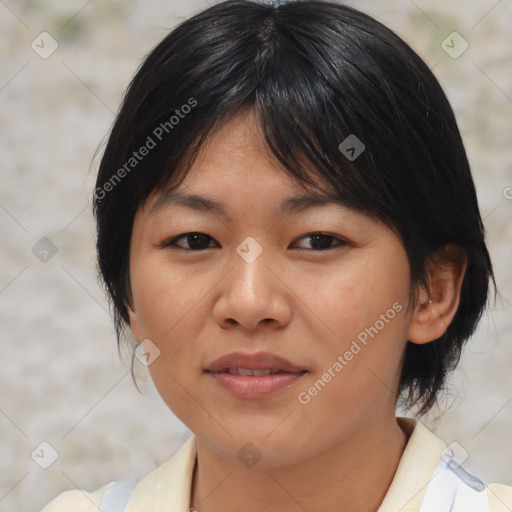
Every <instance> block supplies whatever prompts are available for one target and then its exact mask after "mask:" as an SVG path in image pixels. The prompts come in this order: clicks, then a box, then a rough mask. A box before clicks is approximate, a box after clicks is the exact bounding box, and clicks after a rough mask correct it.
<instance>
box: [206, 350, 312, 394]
mask: <svg viewBox="0 0 512 512" xmlns="http://www.w3.org/2000/svg"><path fill="white" fill-rule="evenodd" d="M229 368H247V369H251V370H266V369H270V370H280V373H275V374H270V375H261V376H256V375H251V376H247V375H232V374H230V373H227V371H228V369H229ZM205 373H206V374H207V375H209V376H210V377H212V378H213V379H214V380H215V381H216V383H217V384H218V385H219V386H220V387H221V388H222V389H224V390H225V391H227V392H229V393H230V394H231V395H233V396H235V397H237V398H246V399H251V398H252V399H254V398H264V397H267V396H270V395H273V394H275V393H277V392H278V391H281V390H284V389H287V388H289V387H290V386H292V385H293V384H295V383H296V382H297V381H298V380H300V379H301V378H302V376H303V375H304V374H305V373H307V370H304V369H302V368H299V367H298V366H296V365H294V364H292V363H291V362H290V361H288V360H287V359H284V358H282V357H279V356H276V355H275V354H270V353H268V352H258V353H256V354H246V353H243V352H232V353H231V354H227V355H224V356H222V357H220V358H218V359H216V360H215V361H214V362H213V363H212V364H210V365H209V367H208V368H207V369H206V370H205Z"/></svg>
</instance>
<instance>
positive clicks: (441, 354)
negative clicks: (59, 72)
mask: <svg viewBox="0 0 512 512" xmlns="http://www.w3.org/2000/svg"><path fill="white" fill-rule="evenodd" d="M244 109H254V111H255V113H256V114H257V118H258V121H259V123H261V127H262V130H263V133H264V135H265V139H266V143H267V145H268V147H269V149H270V150H271V151H272V153H273V154H274V155H275V157H276V158H277V160H278V161H279V162H280V163H281V164H282V166H283V170H284V171H285V172H288V173H290V175H291V176H293V178H294V179H296V180H297V182H298V183H301V184H303V185H306V184H307V185H309V186H313V187H318V186H319V183H322V184H325V185H326V186H327V187H328V188H329V190H330V191H331V192H333V193H334V194H335V195H336V196H337V197H339V198H342V200H343V201H344V202H345V203H346V204H348V205H349V206H350V207H352V208H354V209H356V210H358V211H360V212H364V213H366V214H368V215H371V216H372V217H374V218H376V219H379V220H381V221H382V222H384V223H385V224H386V225H387V226H389V227H391V228H392V229H393V230H394V231H395V232H396V233H397V234H399V236H400V238H401V240H402V242H403V244H404V247H405V249H406V252H407V255H408V259H409V263H410V274H411V282H412V283H413V284H414V285H419V284H423V285H425V284H426V283H427V282H428V279H427V278H428V276H427V268H428V267H427V264H428V263H429V262H431V261H432V258H433V256H434V255H436V254H439V253H440V250H441V249H442V248H444V247H446V246H447V244H456V245H458V246H460V247H462V248H463V252H464V255H465V257H466V258H467V267H466V272H465V275H464V280H463V284H462V290H461V297H460V303H459V307H458V310H457V312H456V314H455V317H454V319H453V321H452V322H451V324H450V325H449V327H448V328H447V330H446V332H445V333H444V334H443V336H441V337H440V338H439V339H436V340H434V341H432V342H430V343H426V344H414V343H411V342H407V344H406V348H405V352H404V354H403V364H402V370H401V376H400V383H399V390H398V395H397V399H398V398H400V399H401V400H402V402H403V404H404V405H405V406H406V407H408V408H410V407H412V406H413V405H419V406H421V407H420V409H419V411H418V414H419V415H420V416H421V415H423V414H425V413H426V412H428V410H430V409H431V408H432V407H433V405H435V404H436V403H437V396H438V394H439V392H440V391H441V390H442V389H443V387H444V384H445V379H446V377H447V375H448V373H449V372H450V371H451V370H453V369H454V368H455V367H456V366H457V364H458V362H459V360H460V357H461V351H462V347H463V345H464V343H465V342H466V341H467V340H468V339H469V337H470V336H471V335H472V334H473V332H474V330H475V329H476V325H477V323H478V321H479V320H480V317H481V315H482V313H483V310H484V308H485V306H486V303H487V295H488V286H489V280H490V278H492V280H493V282H494V275H493V269H492V264H491V260H490V257H489V254H488V251H487V248H486V244H485V239H484V227H483V223H482V219H481V216H480V212H479V208H478V203H477V197H476V192H475V188H474V183H473V180H472V177H471V172H470V167H469V163H468V159H467V156H466V153H465V149H464V146H463V142H462V140H461V136H460V133H459V130H458V127H457V123H456V120H455V116H454V113H453V111H452V108H451V107H450V104H449V102H448V100H447V98H446V95H445V94H444V92H443V90H442V88H441V86H440V84H439V83H438V81H437V79H436V78H435V76H434V75H433V74H432V72H431V71H430V69H429V68H428V66H427V65H426V64H425V63H424V62H423V60H422V59H421V58H420V57H419V56H418V55H417V54H416V53H415V52H414V51H413V50H412V49H411V48H410V47H409V46H408V45H407V44H406V43H405V42H404V41H403V40H402V39H401V38H400V37H399V36H397V35H396V34H395V33H394V32H393V31H391V30H390V29H388V28H387V27H385V26H384V25H383V24H381V23H380V22H378V21H376V20H375V19H373V18H372V17H370V16H368V15H366V14H364V13H361V12H359V11H357V10H355V9H353V8H350V7H347V6H344V5H340V4H337V3H334V2H329V1H291V2H286V3H282V2H274V3H269V2H265V3H261V2H255V1H227V2H223V3H220V4H218V5H215V6H213V7H210V8H208V9H206V10H204V11H202V12H200V13H199V14H197V15H196V16H194V17H192V18H190V19H188V20H186V21H184V22H183V23H181V24H180V25H178V26H177V27H176V28H175V29H174V30H172V31H171V32H170V33H169V34H168V35H167V36H166V37H165V38H164V39H163V40H162V41H161V42H160V43H159V44H158V45H157V46H156V47H155V48H154V49H153V50H152V51H151V52H150V53H149V54H148V56H147V57H146V58H145V60H144V61H143V63H142V65H141V66H140V68H139V70H138V71H137V73H136V75H135V77H134V78H133V80H132V81H131V83H130V85H129V87H128V90H127V92H126V95H125V97H124V100H123V103H122V105H121V108H120V111H119V113H118V115H117V117H116V119H115V122H114V124H113V127H112V129H111V132H110V136H109V139H108V142H107V144H106V147H105V150H104V153H103V157H102V160H101V163H100V167H99V173H98V177H97V183H96V189H95V193H94V198H93V201H94V214H95V218H96V221H97V253H98V269H99V276H100V278H101V279H102V281H103V283H104V285H105V287H106V290H107V292H108V295H109V299H110V301H111V304H112V306H113V313H114V322H115V327H116V334H117V339H118V344H119V343H120V341H121V339H122V337H123V336H124V335H125V334H126V333H127V327H128V325H129V317H128V309H127V308H128V306H129V305H130V304H131V302H130V301H131V291H130V282H129V255H130V254H129V253H130V251H129V250H130V239H131V232H132V226H133V221H134V216H135V214H136V212H137V211H138V209H139V208H141V207H142V206H143V205H144V204H145V201H146V200H147V199H148V197H149V196H150V195H151V194H152V193H154V192H158V191H164V190H166V189H169V188H172V187H175V186H177V185H179V184H180V183H181V181H182V180H183V179H184V178H185V176H186V174H187V172H188V170H189V169H190V167H191V165H192V164H193V162H194V161H195V158H196V157H197V155H198V152H199V150H200V149H201V148H202V147H203V144H204V142H205V141H206V140H207V137H208V136H209V135H211V134H212V133H214V132H215V130H217V129H219V128H220V127H222V126H223V125H224V124H225V123H226V122H227V121H228V120H229V119H230V118H231V117H232V116H233V115H235V114H237V113H239V112H241V111H243V110H244ZM347 141H349V142H351V143H352V144H348V142H347ZM142 148H145V150H143V149H142ZM361 151H362V152H361ZM356 153H357V154H356ZM359 153H360V154H359ZM356 156H357V158H356ZM414 300H415V299H413V301H414ZM132 376H133V366H132Z"/></svg>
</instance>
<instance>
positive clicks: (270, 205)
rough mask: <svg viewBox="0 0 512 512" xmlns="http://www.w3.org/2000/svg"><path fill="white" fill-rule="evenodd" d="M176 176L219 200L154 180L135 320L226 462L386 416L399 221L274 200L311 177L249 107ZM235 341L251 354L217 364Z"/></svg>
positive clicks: (137, 227) (279, 456) (397, 331)
mask: <svg viewBox="0 0 512 512" xmlns="http://www.w3.org/2000/svg"><path fill="white" fill-rule="evenodd" d="M178 190H179V191H181V192H183V193H185V194H196V195H199V196H203V197H207V198H209V199H211V200H214V201H217V202H222V203H224V208H225V212H224V213H221V212H220V211H219V210H214V211H211V210H210V211H208V210H206V209H204V208H203V209H199V208H192V205H190V204H189V205H188V206H186V205H184V204H178V203H176V202H173V201H172V200H171V198H170V197H165V196H163V195H162V194H156V195H153V196H151V197H150V200H149V201H148V202H147V203H146V204H145V206H144V207H143V208H142V209H140V210H139V211H138V213H137V215H136V218H135V221H134V226H133V233H132V240H131V249H130V251H131V252H130V279H131V286H132V292H133V304H132V310H131V311H130V320H131V328H132V332H133V335H134V337H135V338H136V339H137V340H138V341H142V340H150V342H148V341H146V342H145V343H146V344H148V343H149V344H150V345H147V346H151V347H154V346H156V347H157V348H158V351H159V354H158V356H157V357H156V358H154V360H153V361H152V362H151V364H150V365H149V370H150V373H151V376H152V379H153V381H154V383H155V386H156V388H157V389H158V392H159V393H160V395H161V396H162V398H163V400H164V401H165V402H166V404H167V405H168V406H169V408H170V409H171V410H172V411H173V412H174V414H176V416H177V417H178V418H180V420H181V421H183V423H184V424H185V425H187V426H188V427H189V428H190V429H191V430H192V431H193V432H194V434H195V435H196V436H197V437H198V439H200V440H201V441H202V442H203V443H204V444H205V445H207V446H208V447H210V448H211V449H212V450H214V451H215V452H216V453H218V454H220V455H222V456H224V457H226V458H230V459H232V460H233V461H235V462H236V460H237V454H239V451H240V450H241V449H242V447H244V446H245V445H246V443H248V442H251V443H252V445H254V446H256V447H257V449H258V450H259V452H261V453H262V454H263V457H262V459H261V461H260V463H259V464H260V467H262V466H263V467H264V466H265V465H266V466H268V467H271V466H277V465H284V464H287V463H294V462H300V461H301V460H305V459H307V458H310V457H314V456H315V454H318V453H320V452H321V451H322V450H326V449H328V448H330V447H332V446H335V445H336V444H337V443H340V442H342V441H343V440H344V439H347V438H348V437H349V436H350V435H351V434H352V433H354V432H356V431H357V429H359V428H361V426H362V425H365V424H368V422H372V421H381V420H382V418H383V417H384V416H386V417H387V418H388V419H389V421H391V420H394V413H395V404H396V398H395V391H396V389H397V386H398V379H399V372H400V363H401V356H402V354H403V351H404V348H405V343H406V340H407V333H408V327H409V324H410V319H411V318H410V315H409V313H408V307H407V306H408V297H409V291H410V281H409V265H408V260H407V255H406V252H405V249H404V247H403V245H402V243H401V241H400V240H399V238H398V237H397V236H396V235H395V233H394V232H393V231H391V230H390V229H389V228H387V227H385V226H384V225H383V224H381V223H380V222H378V221H376V220H374V219H372V218H370V217H367V216H365V215H362V214H361V213H357V212H355V211H353V210H351V209H349V208H347V207H345V206H342V205H340V204H334V203H331V204H324V205H321V206H315V207H310V208H305V209H299V208H295V209H288V210H283V209H281V204H282V203H283V202H284V201H285V200H287V199H289V198H291V197H295V196H301V195H304V194H305V193H306V191H305V189H304V188H301V186H300V185H299V184H298V183H297V182H294V181H293V180H292V178H291V177H290V176H289V175H287V174H285V172H284V171H283V170H282V169H281V168H280V167H279V165H278V163H277V162H276V161H275V160H274V159H273V158H272V157H271V155H270V154H269V152H268V150H267V149H266V147H265V145H264V142H263V139H262V135H261V133H260V131H259V127H258V124H257V122H256V120H255V118H254V116H253V115H252V114H251V115H247V114H245V115H239V116H237V117H235V118H233V119H232V120H231V121H230V122H229V123H228V124H226V125H225V127H224V128H223V129H222V130H220V131H219V132H217V133H216V135H215V136H214V137H213V138H212V139H211V142H210V144H209V145H208V146H207V147H206V148H205V150H204V152H203V154H202V156H201V158H200V159H198V160H197V161H196V163H195V165H194V167H193V168H192V169H191V171H190V172H189V174H188V175H187V177H186V179H185V181H184V182H183V183H182V184H181V185H180V186H179V187H178ZM295 204H298V202H296V203H295ZM191 233H192V235H189V236H187V234H191ZM194 234H195V235H197V234H200V236H194ZM154 350H156V349H154ZM158 351H156V352H154V353H158ZM149 352H151V350H149ZM233 353H237V354H238V355H239V356H240V354H241V355H242V356H247V357H246V358H243V357H242V358H240V357H239V358H238V359H237V358H236V357H233V358H231V359H227V360H224V361H223V362H222V361H221V362H219V364H218V365H214V364H213V363H214V362H215V361H216V360H218V359H219V358H220V357H222V356H225V355H229V354H233ZM262 353H266V354H267V356H266V357H263V358H262V359H258V358H251V356H254V355H261V354H262ZM268 354H271V355H270V356H268ZM273 356H276V357H279V358H282V359H284V360H286V361H287V363H285V362H283V361H282V360H278V359H277V358H276V357H273ZM287 365H288V366H287ZM228 368H230V369H228ZM235 368H245V369H246V370H251V369H254V368H256V369H259V370H265V368H267V369H271V370H272V374H271V375H253V374H252V371H249V372H248V371H244V370H243V369H242V370H237V369H235ZM275 372H279V373H277V374H274V373H275ZM233 373H242V374H244V373H245V374H247V373H249V374H250V375H233ZM256 373H263V374H265V373H268V372H266V371H262V372H256ZM244 449H245V450H250V449H254V448H248V447H245V448H243V449H242V454H243V450H244Z"/></svg>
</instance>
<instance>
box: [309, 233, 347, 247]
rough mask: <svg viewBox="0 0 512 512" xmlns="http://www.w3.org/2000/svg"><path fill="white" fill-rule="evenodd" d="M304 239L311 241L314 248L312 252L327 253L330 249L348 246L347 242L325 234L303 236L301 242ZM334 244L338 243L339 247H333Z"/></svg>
mask: <svg viewBox="0 0 512 512" xmlns="http://www.w3.org/2000/svg"><path fill="white" fill-rule="evenodd" d="M302 239H308V240H309V243H310V244H311V246H312V247H313V248H312V249H311V250H313V251H325V250H328V249H335V248H336V247H341V246H343V245H347V242H346V241H345V240H342V239H341V238H338V237H335V236H332V235H327V234H324V233H309V234H308V235H305V236H303V237H302V238H300V239H299V240H302ZM332 242H335V243H337V245H335V246H334V247H332Z"/></svg>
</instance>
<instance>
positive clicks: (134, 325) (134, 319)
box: [128, 306, 142, 342]
mask: <svg viewBox="0 0 512 512" xmlns="http://www.w3.org/2000/svg"><path fill="white" fill-rule="evenodd" d="M134 309H135V308H134ZM134 309H132V306H128V316H129V317H130V329H131V331H132V334H133V337H134V338H135V340H136V341H138V342H141V341H142V336H141V330H140V325H139V317H138V316H137V313H136V312H135V311H134Z"/></svg>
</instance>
